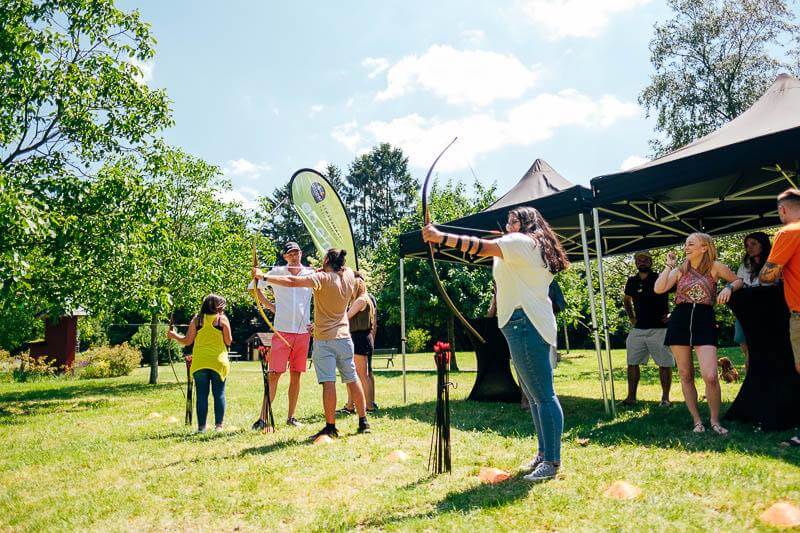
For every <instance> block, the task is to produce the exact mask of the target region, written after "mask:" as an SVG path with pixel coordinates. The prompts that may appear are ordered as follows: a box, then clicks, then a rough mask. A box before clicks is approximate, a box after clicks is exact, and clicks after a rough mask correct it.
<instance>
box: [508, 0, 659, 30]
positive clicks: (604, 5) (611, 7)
mask: <svg viewBox="0 0 800 533" xmlns="http://www.w3.org/2000/svg"><path fill="white" fill-rule="evenodd" d="M648 2H650V0H521V1H520V5H521V8H522V12H523V13H524V14H525V15H526V16H527V17H528V18H530V19H531V22H533V23H534V24H535V27H536V28H541V29H543V30H544V32H545V34H546V36H547V37H548V38H550V39H560V38H563V37H597V36H598V35H600V33H601V32H602V31H603V30H604V29H605V28H606V26H608V23H609V20H610V18H611V16H612V15H614V14H617V13H621V12H623V11H629V10H631V9H635V8H637V7H639V6H641V5H644V4H647V3H648Z"/></svg>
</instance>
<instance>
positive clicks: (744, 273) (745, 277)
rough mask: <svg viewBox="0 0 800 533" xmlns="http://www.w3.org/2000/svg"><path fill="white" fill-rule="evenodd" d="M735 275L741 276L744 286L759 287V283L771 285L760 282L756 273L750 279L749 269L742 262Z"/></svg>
mask: <svg viewBox="0 0 800 533" xmlns="http://www.w3.org/2000/svg"><path fill="white" fill-rule="evenodd" d="M736 277H737V278H742V281H744V286H745V287H760V286H761V285H764V286H767V285H772V283H761V280H759V279H758V274H756V277H754V278H753V279H752V280H751V279H750V269H749V268H747V267H746V266H745V264H744V263H742V264H741V265H739V270H737V271H736Z"/></svg>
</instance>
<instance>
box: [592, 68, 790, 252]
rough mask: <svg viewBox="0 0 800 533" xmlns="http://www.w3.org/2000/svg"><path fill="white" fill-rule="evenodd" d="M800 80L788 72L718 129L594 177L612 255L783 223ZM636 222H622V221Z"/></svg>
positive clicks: (604, 240)
mask: <svg viewBox="0 0 800 533" xmlns="http://www.w3.org/2000/svg"><path fill="white" fill-rule="evenodd" d="M798 161H800V81H798V80H797V79H796V78H793V77H791V76H789V75H787V74H782V75H780V76H778V78H777V79H776V81H775V83H774V84H773V85H772V86H771V87H770V88H769V89H768V90H767V92H766V93H764V95H763V96H762V97H761V98H759V99H758V100H757V101H756V102H755V103H754V104H753V105H752V106H751V107H750V108H749V109H748V110H747V111H745V112H744V113H742V114H741V115H739V116H738V117H737V118H735V119H734V120H732V121H730V122H728V123H727V124H725V125H723V126H722V127H720V128H719V129H717V130H716V131H714V132H712V133H710V134H709V135H706V136H705V137H702V138H700V139H697V140H696V141H694V142H692V143H690V144H688V145H686V146H684V147H683V148H680V149H678V150H675V151H674V152H671V153H669V154H667V155H665V156H663V157H660V158H658V159H655V160H653V161H651V162H649V163H645V164H644V165H641V166H639V167H636V168H633V169H631V170H628V171H626V172H619V173H616V174H610V175H606V176H600V177H597V178H594V179H593V180H591V187H592V193H593V197H594V202H595V206H596V208H597V209H598V210H599V212H600V213H601V215H602V216H603V218H604V219H610V220H611V221H614V222H613V223H610V224H608V227H606V226H603V227H602V228H601V229H602V235H601V236H600V241H601V243H602V251H603V253H605V254H619V253H626V252H634V251H637V250H642V249H649V248H658V247H663V246H668V245H673V244H675V243H678V242H680V241H682V240H683V239H685V238H686V236H687V235H688V234H690V233H692V232H704V233H709V234H711V235H724V234H727V233H736V232H741V231H748V230H755V229H758V228H765V227H769V226H775V225H777V224H779V223H780V222H779V220H778V217H777V211H776V205H775V198H776V196H777V195H778V193H780V192H781V191H783V190H784V189H786V188H788V187H796V184H797V172H798V166H799V164H798ZM624 222H627V223H629V224H631V223H632V225H631V227H628V228H625V229H624V230H623V229H620V228H615V227H614V226H615V225H616V223H624Z"/></svg>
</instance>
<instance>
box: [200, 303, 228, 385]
mask: <svg viewBox="0 0 800 533" xmlns="http://www.w3.org/2000/svg"><path fill="white" fill-rule="evenodd" d="M216 318H217V315H203V326H202V327H200V328H198V330H197V336H196V337H195V338H194V349H193V350H192V367H191V372H192V374H194V373H195V372H196V371H198V370H201V369H204V368H208V369H211V370H213V371H215V372H216V373H217V374H219V377H221V378H222V380H223V381H224V380H225V378H226V377H228V371H229V370H230V367H231V363H230V361H229V360H228V347H227V346H225V341H224V340H223V337H222V331H221V330H219V329H217V328H215V327H214V320H216Z"/></svg>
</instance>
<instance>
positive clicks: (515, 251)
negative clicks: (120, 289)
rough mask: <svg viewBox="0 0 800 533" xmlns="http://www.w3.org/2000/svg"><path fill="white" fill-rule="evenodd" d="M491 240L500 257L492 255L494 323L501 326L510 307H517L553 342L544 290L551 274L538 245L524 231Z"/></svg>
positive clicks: (553, 322) (552, 318)
mask: <svg viewBox="0 0 800 533" xmlns="http://www.w3.org/2000/svg"><path fill="white" fill-rule="evenodd" d="M494 242H496V243H497V245H498V246H499V247H500V250H502V252H503V257H502V258H500V257H495V258H494V266H493V268H492V273H493V274H494V280H495V283H496V284H497V324H498V325H499V326H500V327H501V328H502V327H503V326H505V325H506V323H507V322H508V320H509V319H510V318H511V314H512V313H513V312H514V309H516V308H517V307H521V308H522V309H523V311H525V314H526V315H527V316H528V319H529V320H530V321H531V323H532V324H533V326H534V327H535V328H536V330H537V331H538V332H539V335H541V336H542V338H543V339H544V340H545V342H547V343H548V344H550V345H551V346H555V345H556V316H555V315H554V314H553V304H552V303H551V302H550V297H549V296H548V293H547V289H548V288H549V287H550V282H551V281H553V274H552V273H551V272H550V271H549V270H548V268H547V265H546V264H545V262H544V260H543V259H542V252H541V250H540V248H539V245H538V244H536V243H535V242H534V240H533V239H532V238H531V237H529V236H528V235H526V234H524V233H508V234H506V235H503V236H502V237H500V238H499V239H497V240H495V241H494Z"/></svg>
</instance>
